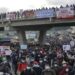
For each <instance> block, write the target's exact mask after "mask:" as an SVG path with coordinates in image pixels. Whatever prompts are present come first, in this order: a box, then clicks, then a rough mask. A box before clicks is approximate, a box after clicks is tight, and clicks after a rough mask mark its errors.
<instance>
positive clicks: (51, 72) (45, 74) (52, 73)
mask: <svg viewBox="0 0 75 75" xmlns="http://www.w3.org/2000/svg"><path fill="white" fill-rule="evenodd" d="M42 75H56V73H55V71H54V70H52V69H49V70H44V71H43V72H42Z"/></svg>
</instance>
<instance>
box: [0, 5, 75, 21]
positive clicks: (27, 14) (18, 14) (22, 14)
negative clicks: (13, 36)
mask: <svg viewBox="0 0 75 75" xmlns="http://www.w3.org/2000/svg"><path fill="white" fill-rule="evenodd" d="M66 7H73V8H72V9H73V10H74V11H75V5H74V4H73V5H66ZM66 7H64V6H60V8H66ZM52 9H53V10H52ZM57 9H59V8H58V7H56V8H55V7H53V8H41V9H36V10H22V9H21V10H20V11H14V12H7V13H0V20H16V19H27V18H40V17H42V18H50V17H51V18H52V17H56V10H57ZM38 12H40V14H38Z"/></svg>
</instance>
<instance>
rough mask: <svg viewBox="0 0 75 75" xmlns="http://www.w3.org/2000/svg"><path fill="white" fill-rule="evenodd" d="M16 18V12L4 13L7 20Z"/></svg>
mask: <svg viewBox="0 0 75 75" xmlns="http://www.w3.org/2000/svg"><path fill="white" fill-rule="evenodd" d="M15 18H16V13H15V12H10V13H7V14H6V19H7V20H10V19H11V20H14V19H15Z"/></svg>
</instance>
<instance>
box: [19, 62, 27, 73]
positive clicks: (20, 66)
mask: <svg viewBox="0 0 75 75" xmlns="http://www.w3.org/2000/svg"><path fill="white" fill-rule="evenodd" d="M26 68H27V63H20V64H18V71H19V72H22V71H23V70H25V69H26Z"/></svg>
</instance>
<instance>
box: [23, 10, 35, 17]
mask: <svg viewBox="0 0 75 75" xmlns="http://www.w3.org/2000/svg"><path fill="white" fill-rule="evenodd" d="M24 14H25V17H26V18H33V17H35V13H34V11H33V10H29V11H25V12H24Z"/></svg>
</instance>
